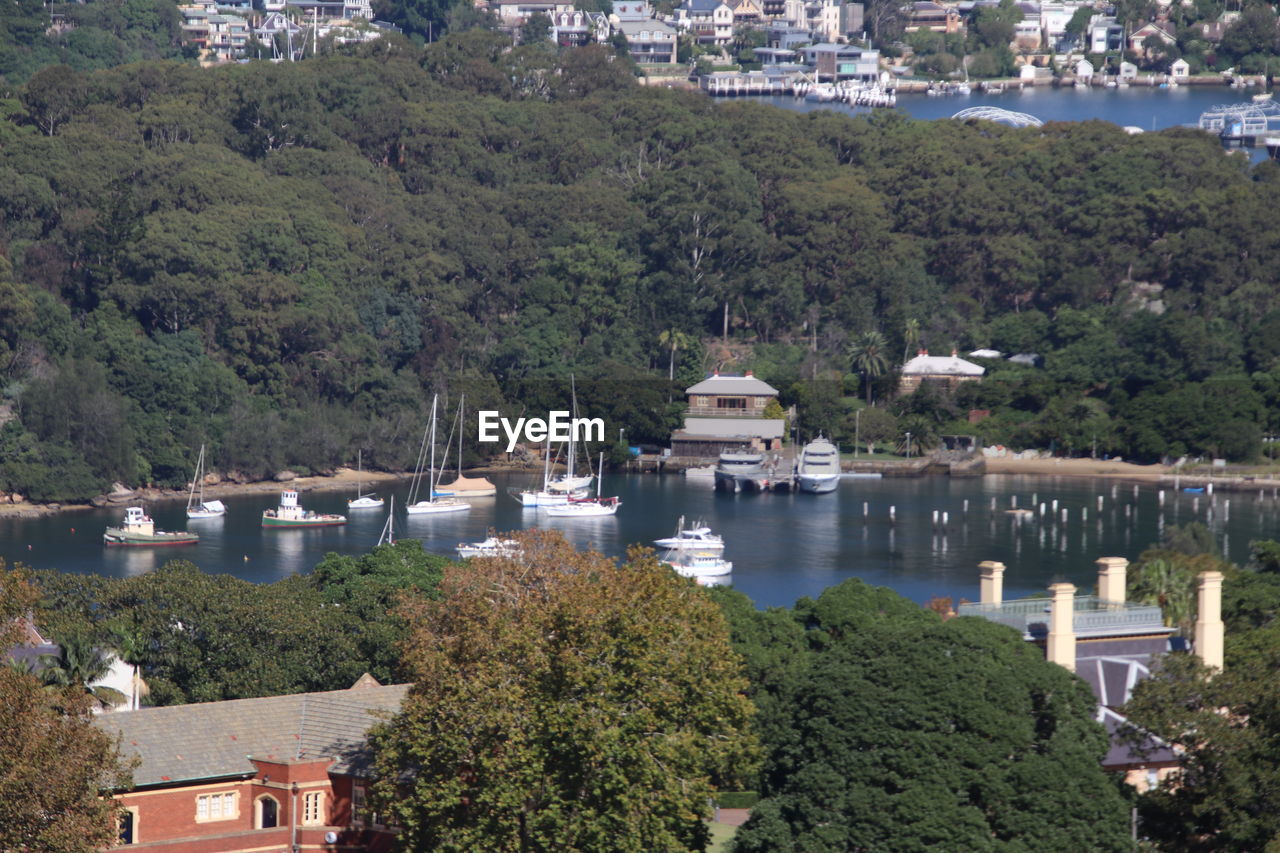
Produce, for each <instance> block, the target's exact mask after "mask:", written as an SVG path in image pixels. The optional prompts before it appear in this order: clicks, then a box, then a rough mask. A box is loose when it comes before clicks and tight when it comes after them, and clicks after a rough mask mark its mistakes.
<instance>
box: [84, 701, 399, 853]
mask: <svg viewBox="0 0 1280 853" xmlns="http://www.w3.org/2000/svg"><path fill="white" fill-rule="evenodd" d="M407 691H408V685H403V684H398V685H389V686H382V685H379V684H378V683H377V682H376V681H374V680H373V679H372V678H369V677H368V676H366V677H365V678H362V679H361V680H360V681H358V682H357V683H356V685H355V686H354V687H352V688H351V689H349V690H335V691H330V692H327V693H301V694H296V695H293V696H269V697H265V698H262V699H239V700H233V701H228V702H206V703H200V704H193V705H175V706H172V707H165V708H143V709H141V710H137V711H119V712H116V713H113V714H104V715H102V716H100V717H99V718H98V720H97V723H98V725H99V726H101V727H102V728H103V729H105V730H106V731H107V732H109V733H110V734H112V735H118V736H119V737H120V742H121V751H122V752H123V753H124V754H125V756H126V757H128V756H136V757H137V758H138V761H139V764H138V766H137V768H136V769H135V770H134V774H133V779H134V788H133V790H131V791H128V792H127V793H124V794H120V795H118V797H117V799H118V800H119V801H120V803H121V805H122V806H123V807H124V808H125V809H126V811H127V814H126V816H125V818H124V819H123V820H122V822H121V834H120V840H121V844H120V846H118V847H115V848H112V849H113V850H115V851H129V850H134V849H143V850H148V851H151V850H156V851H166V853H237V852H238V851H239V852H240V853H248V851H255V853H275V851H279V853H290V851H308V850H309V851H333V853H338V851H350V853H356V852H357V851H360V853H366V851H367V853H381V851H385V850H389V849H390V848H391V842H392V839H393V837H394V831H393V830H391V829H389V828H387V827H386V826H384V825H383V824H382V822H381V820H380V819H379V816H378V815H376V814H374V813H372V812H370V811H369V810H368V809H367V808H366V807H365V794H366V790H367V789H366V778H367V770H368V766H369V761H370V756H369V754H368V749H367V742H366V737H365V735H366V733H367V732H368V730H369V728H370V727H371V726H372V725H374V724H375V723H376V722H378V720H379V719H381V718H385V717H387V716H389V715H390V714H393V713H395V712H396V711H397V710H398V709H399V707H400V702H401V701H402V700H403V698H404V696H405V693H406V692H407Z"/></svg>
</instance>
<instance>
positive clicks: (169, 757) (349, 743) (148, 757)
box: [94, 680, 409, 787]
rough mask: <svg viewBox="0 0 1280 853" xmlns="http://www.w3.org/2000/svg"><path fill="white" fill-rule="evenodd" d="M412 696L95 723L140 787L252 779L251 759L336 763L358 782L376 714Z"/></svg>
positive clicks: (266, 700)
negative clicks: (134, 760)
mask: <svg viewBox="0 0 1280 853" xmlns="http://www.w3.org/2000/svg"><path fill="white" fill-rule="evenodd" d="M362 681H363V680H362ZM408 690H409V685H407V684H392V685H387V686H373V687H370V686H361V683H360V682H357V686H356V687H353V688H351V689H349V690H332V691H329V692H325V693H297V694H294V695H291V696H267V697H263V698H261V699H234V700H230V701H226V702H202V703H197V704H192V705H173V706H169V707H164V708H143V709H141V710H138V711H116V712H114V713H111V714H101V715H99V716H97V717H96V718H94V722H95V723H96V724H97V725H98V726H99V727H101V728H102V729H103V730H104V731H106V732H107V733H108V734H111V735H113V736H115V735H119V736H120V743H121V750H122V752H123V753H125V757H126V758H128V757H131V756H137V757H138V758H139V760H140V763H139V765H138V767H137V769H136V770H135V771H134V773H133V781H134V784H135V785H136V786H139V787H142V786H146V785H163V784H165V783H169V782H180V781H192V780H197V779H219V778H227V777H233V776H250V775H253V774H254V773H255V772H256V768H255V767H254V765H253V763H252V762H251V761H250V760H249V759H250V758H257V759H262V760H266V761H275V762H289V761H320V760H325V759H332V760H333V762H334V764H333V766H332V767H331V768H330V772H335V773H347V774H353V773H354V774H360V773H362V772H363V771H364V768H365V767H366V766H367V764H368V755H367V753H366V749H365V734H366V733H367V732H368V730H369V729H370V728H371V727H372V726H373V725H374V724H375V723H377V722H378V720H379V712H386V713H388V714H390V713H394V712H395V711H397V710H399V708H400V703H401V701H403V699H404V697H405V694H406V693H407V692H408Z"/></svg>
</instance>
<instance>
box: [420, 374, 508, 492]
mask: <svg viewBox="0 0 1280 853" xmlns="http://www.w3.org/2000/svg"><path fill="white" fill-rule="evenodd" d="M466 402H467V397H466V395H465V394H464V395H462V397H461V398H460V399H459V401H458V423H459V424H462V425H464V426H465V424H466V422H467V421H466V418H464V417H463V415H462V412H463V409H464V407H465V406H466ZM463 431H465V430H460V431H459V433H458V476H457V477H456V478H455V479H454V481H453V482H452V483H445V484H443V485H441V486H440V487H439V488H437V489H436V491H435V496H436V497H457V498H491V497H493V496H494V495H496V494H497V493H498V489H497V488H496V487H495V486H494V485H493V483H490V482H489V480H488V478H487V477H464V476H462V432H463Z"/></svg>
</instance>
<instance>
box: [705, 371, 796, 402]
mask: <svg viewBox="0 0 1280 853" xmlns="http://www.w3.org/2000/svg"><path fill="white" fill-rule="evenodd" d="M684 393H686V394H747V395H755V396H760V395H765V396H769V397H776V396H777V395H778V389H777V388H774V387H773V386H772V385H770V384H769V383H768V382H764V381H762V380H760V379H756V378H755V377H754V376H735V375H731V374H728V373H716V374H713V375H711V376H708V377H707V378H706V379H704V380H702V381H701V382H699V383H698V384H697V385H694V386H693V387H692V388H688V389H686V390H685V392H684Z"/></svg>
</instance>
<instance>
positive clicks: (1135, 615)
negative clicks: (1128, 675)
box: [957, 595, 1173, 640]
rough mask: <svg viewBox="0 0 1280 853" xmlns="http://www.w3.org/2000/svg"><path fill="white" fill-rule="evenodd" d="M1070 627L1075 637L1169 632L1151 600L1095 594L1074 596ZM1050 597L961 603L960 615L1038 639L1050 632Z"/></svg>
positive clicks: (1169, 629) (1170, 629)
mask: <svg viewBox="0 0 1280 853" xmlns="http://www.w3.org/2000/svg"><path fill="white" fill-rule="evenodd" d="M1073 601H1074V604H1075V608H1074V610H1075V612H1074V614H1073V615H1072V619H1071V625H1072V630H1073V631H1074V632H1075V635H1076V636H1077V637H1117V636H1134V635H1139V634H1169V633H1172V632H1173V629H1172V628H1168V627H1165V624H1164V619H1163V617H1162V616H1161V614H1160V608H1159V607H1156V606H1155V605H1152V604H1133V603H1130V602H1125V603H1123V604H1112V603H1110V602H1105V601H1101V600H1100V599H1099V598H1098V597H1097V596H1096V595H1077V596H1076V597H1075V598H1074V600H1073ZM1051 603H1052V599H1049V598H1019V599H1015V600H1013V601H1005V602H1002V603H1000V604H961V605H960V607H959V608H958V609H957V612H958V613H959V615H961V616H981V617H982V618H983V619H987V620H988V621H991V622H997V623H999V624H1001V625H1008V626H1009V627H1010V628H1014V629H1016V630H1018V631H1021V632H1022V634H1023V637H1025V638H1026V639H1028V640H1032V639H1041V638H1043V637H1045V636H1047V635H1048V633H1049V607H1050V604H1051Z"/></svg>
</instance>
